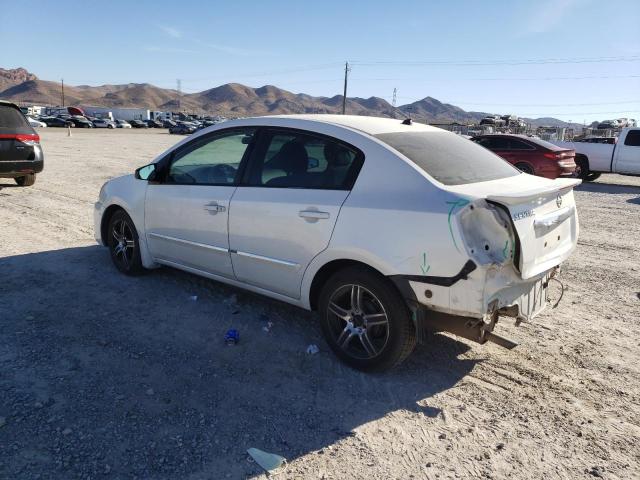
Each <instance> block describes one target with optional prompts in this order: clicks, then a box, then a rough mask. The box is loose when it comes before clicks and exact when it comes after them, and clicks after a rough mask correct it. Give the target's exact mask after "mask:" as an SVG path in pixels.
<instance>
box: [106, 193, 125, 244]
mask: <svg viewBox="0 0 640 480" xmlns="http://www.w3.org/2000/svg"><path fill="white" fill-rule="evenodd" d="M118 210H123V211H125V212H126V211H127V210H126V209H125V208H124V207H123V206H122V205H118V204H117V203H114V204H111V205H109V206H108V207H107V208H106V209H105V211H104V213H103V214H102V218H101V219H100V238H101V239H102V243H103V245H107V234H108V233H107V229H108V228H109V221H110V220H111V217H113V214H114V213H116V212H117V211H118ZM129 216H131V215H129Z"/></svg>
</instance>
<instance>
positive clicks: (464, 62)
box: [351, 55, 640, 67]
mask: <svg viewBox="0 0 640 480" xmlns="http://www.w3.org/2000/svg"><path fill="white" fill-rule="evenodd" d="M637 61H640V55H631V56H617V57H582V58H544V59H527V60H492V61H486V60H460V61H450V60H419V61H402V60H382V61H369V62H367V61H353V62H351V63H352V65H357V66H376V65H394V66H423V65H441V66H459V67H470V66H471V67H474V66H496V65H509V66H513V65H549V64H554V65H558V64H576V63H610V62H637Z"/></svg>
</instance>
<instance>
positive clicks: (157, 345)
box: [0, 128, 640, 479]
mask: <svg viewBox="0 0 640 480" xmlns="http://www.w3.org/2000/svg"><path fill="white" fill-rule="evenodd" d="M41 133H42V139H43V140H42V142H43V145H44V149H45V153H46V169H45V171H44V172H43V173H42V174H41V175H39V177H38V180H37V182H36V185H35V186H34V187H32V188H16V187H14V186H13V182H12V181H11V180H3V179H0V209H1V210H0V213H1V215H0V367H1V370H0V372H1V373H0V477H2V478H98V477H106V478H109V477H111V478H154V479H155V478H167V479H169V478H171V479H174V478H188V479H205V478H210V479H217V478H247V477H249V478H265V475H264V474H263V473H262V472H261V471H260V469H259V468H258V467H257V466H256V465H255V464H253V463H250V462H249V461H247V455H246V453H245V452H246V449H247V448H249V447H257V448H261V449H263V450H266V451H271V452H274V453H279V454H281V455H283V456H285V457H286V458H287V459H288V462H289V464H288V469H287V470H286V472H285V473H284V474H282V475H281V476H280V477H279V478H327V479H328V478H333V479H343V478H361V479H371V478H398V479H407V478H429V479H433V478H471V477H474V478H477V477H482V478H507V477H511V478H525V479H529V478H531V479H548V478H567V479H575V478H592V477H603V478H609V479H630V478H640V398H639V396H640V362H639V360H640V355H639V353H640V322H639V320H640V256H639V255H638V239H639V238H640V179H634V178H626V177H620V176H615V175H605V176H603V177H602V178H601V179H600V180H599V181H598V182H597V183H593V184H587V185H584V186H582V187H580V188H579V189H578V190H577V192H576V197H577V202H578V208H579V213H580V221H581V233H580V241H579V248H578V250H577V252H576V253H575V254H574V255H573V257H572V258H571V259H570V260H569V261H568V262H567V263H566V265H565V269H564V272H563V273H562V275H561V279H562V281H563V282H564V284H565V285H566V287H567V290H566V292H565V294H564V298H563V300H562V302H561V303H560V305H559V306H558V307H557V308H556V309H555V310H551V309H549V310H548V311H547V312H546V313H545V314H543V315H542V316H541V317H540V318H539V319H537V321H536V322H535V324H524V325H521V326H520V327H517V328H516V327H515V326H512V325H511V324H510V323H509V322H505V324H501V330H500V331H502V332H503V333H505V334H506V335H507V336H509V337H511V338H514V339H516V340H517V341H519V342H521V345H520V346H519V347H518V348H516V349H515V350H512V351H506V350H503V349H500V348H499V347H497V346H493V345H490V344H488V345H486V346H479V345H475V344H472V343H467V342H466V341H462V340H459V339H456V338H454V337H449V336H446V335H436V336H434V337H433V339H432V341H431V342H430V343H429V344H426V345H422V346H419V347H418V348H417V350H416V351H415V353H414V354H413V356H412V357H411V358H410V359H409V360H408V361H407V362H406V364H404V365H403V366H402V367H401V368H399V369H397V370H395V371H393V372H390V373H386V374H380V375H366V374H361V373H358V372H355V371H352V370H350V369H348V368H345V367H343V366H342V365H341V364H340V363H338V361H337V360H336V359H335V358H334V356H333V355H332V354H331V353H330V352H328V349H327V347H326V346H325V344H324V342H323V340H322V338H321V335H320V331H319V328H318V326H317V324H316V322H314V317H313V315H311V314H309V313H307V312H304V311H300V310H298V309H295V308H292V307H289V306H287V305H283V304H280V303H277V302H273V301H270V300H267V299H264V298H261V297H258V296H255V295H252V294H248V293H245V292H242V291H240V290H236V289H232V288H229V287H225V286H222V285H220V284H217V283H215V282H211V281H208V280H203V279H199V278H197V277H194V276H190V275H187V274H184V273H181V272H178V271H174V270H171V269H168V268H164V269H160V270H156V271H153V272H150V273H149V274H147V275H145V276H142V277H140V278H127V277H124V276H122V275H119V274H118V273H116V271H115V269H114V268H113V267H112V265H111V263H110V260H109V258H108V253H107V251H106V250H105V249H103V248H100V247H98V246H96V245H95V244H94V241H93V232H92V228H93V227H92V219H91V215H92V204H93V202H94V201H95V198H96V196H97V194H98V190H99V188H100V185H101V184H102V183H103V182H104V181H105V180H107V179H109V178H111V177H113V176H117V175H121V174H124V173H129V172H132V171H133V169H134V168H135V167H137V166H141V165H143V164H145V162H147V161H148V160H149V159H151V158H152V157H154V156H155V155H156V154H158V153H160V152H161V151H163V150H164V149H165V148H166V147H168V146H170V145H172V144H173V143H174V142H176V141H178V140H179V139H180V138H182V137H175V136H170V135H168V134H166V133H164V131H162V132H161V131H148V132H140V131H113V132H112V131H74V132H73V136H72V137H70V138H68V137H67V136H66V132H65V131H64V130H58V129H52V128H51V129H46V130H43V131H42V132H41ZM554 294H555V295H557V294H558V291H557V290H556V291H555V292H554ZM194 295H197V300H193V299H192V298H191V297H192V296H194ZM268 321H271V322H273V327H272V328H271V330H270V331H269V332H265V331H263V327H264V326H266V325H267V322H268ZM230 327H235V328H237V329H238V330H239V331H240V335H241V342H240V344H239V345H237V346H235V347H228V346H226V345H224V343H223V341H222V337H223V335H224V332H225V331H226V330H227V329H228V328H230ZM310 343H316V344H318V345H319V346H320V350H321V351H320V353H319V354H317V355H307V354H306V353H305V349H306V347H307V345H309V344H310Z"/></svg>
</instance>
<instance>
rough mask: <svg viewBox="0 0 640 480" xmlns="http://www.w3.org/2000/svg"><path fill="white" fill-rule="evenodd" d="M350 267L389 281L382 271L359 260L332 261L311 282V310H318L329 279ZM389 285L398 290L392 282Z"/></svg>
mask: <svg viewBox="0 0 640 480" xmlns="http://www.w3.org/2000/svg"><path fill="white" fill-rule="evenodd" d="M348 267H362V268H365V269H367V270H369V271H371V272H372V273H374V274H375V275H378V276H380V277H382V278H385V279H387V280H388V277H386V276H385V275H383V274H382V273H381V272H380V271H378V270H376V269H375V268H373V267H371V266H369V265H367V264H366V263H363V262H359V261H357V260H348V259H341V260H332V261H330V262H329V263H326V264H325V265H323V266H322V267H321V268H320V270H318V271H317V272H316V274H315V276H314V277H313V281H312V282H311V288H310V289H309V305H310V307H311V310H314V311H315V310H318V300H319V299H320V292H321V291H322V287H323V286H324V285H325V284H326V283H327V281H328V280H329V278H331V276H332V275H333V274H334V273H336V272H338V271H340V270H343V269H345V268H348ZM388 283H389V285H390V288H396V286H395V285H394V284H393V283H392V282H388Z"/></svg>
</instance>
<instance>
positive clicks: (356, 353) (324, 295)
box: [319, 267, 416, 371]
mask: <svg viewBox="0 0 640 480" xmlns="http://www.w3.org/2000/svg"><path fill="white" fill-rule="evenodd" d="M319 313H320V325H321V327H322V333H323V334H324V336H325V339H326V341H327V343H328V344H329V347H330V348H331V349H332V350H333V351H334V353H335V354H336V355H337V356H338V358H339V359H340V360H342V361H343V362H344V363H346V364H347V365H349V366H350V367H353V368H356V369H358V370H363V371H382V370H388V369H390V368H393V367H395V366H397V365H399V364H400V363H402V362H403V361H404V360H405V359H406V358H407V357H408V356H409V355H410V354H411V352H413V349H414V348H415V346H416V331H415V327H414V325H413V322H412V320H411V315H410V312H409V309H408V308H407V306H406V304H405V303H404V300H403V299H402V297H401V296H400V294H399V292H398V291H397V290H396V288H395V287H394V285H393V284H392V283H390V282H389V281H388V280H387V279H386V278H384V277H382V276H381V275H379V274H377V273H375V272H373V271H371V270H369V269H367V268H365V267H349V268H345V269H344V270H341V271H339V272H337V273H335V274H334V275H333V276H332V277H331V278H329V280H328V281H327V283H326V284H325V285H324V287H323V288H322V292H321V293H320V299H319Z"/></svg>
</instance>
